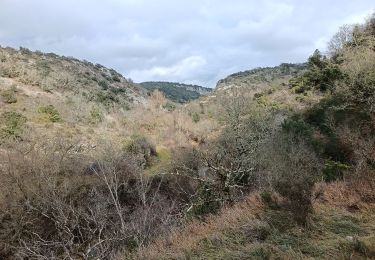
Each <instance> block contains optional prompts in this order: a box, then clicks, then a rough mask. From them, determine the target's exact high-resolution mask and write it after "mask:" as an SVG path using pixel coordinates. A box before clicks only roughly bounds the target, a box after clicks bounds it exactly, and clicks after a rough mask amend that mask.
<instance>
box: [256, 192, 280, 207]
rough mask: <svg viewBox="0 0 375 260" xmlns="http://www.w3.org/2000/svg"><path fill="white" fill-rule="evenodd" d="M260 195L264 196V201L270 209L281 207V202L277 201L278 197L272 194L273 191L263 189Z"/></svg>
mask: <svg viewBox="0 0 375 260" xmlns="http://www.w3.org/2000/svg"><path fill="white" fill-rule="evenodd" d="M260 197H261V198H262V201H263V203H264V204H265V205H266V206H267V207H269V208H270V209H278V208H280V207H279V204H278V203H277V201H276V199H275V198H274V197H273V196H272V193H271V192H268V191H263V192H262V193H261V194H260Z"/></svg>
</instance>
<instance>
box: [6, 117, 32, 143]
mask: <svg viewBox="0 0 375 260" xmlns="http://www.w3.org/2000/svg"><path fill="white" fill-rule="evenodd" d="M26 121H27V119H26V117H25V116H23V115H22V114H20V113H18V112H14V111H11V112H4V113H2V114H1V115H0V141H4V140H6V139H11V140H16V139H20V138H21V136H22V132H23V130H24V126H25V123H26Z"/></svg>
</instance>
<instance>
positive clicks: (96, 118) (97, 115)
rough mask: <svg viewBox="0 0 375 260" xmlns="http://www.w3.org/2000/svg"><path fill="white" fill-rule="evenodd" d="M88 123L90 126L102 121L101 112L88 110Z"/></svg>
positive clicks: (96, 109) (95, 109) (94, 109)
mask: <svg viewBox="0 0 375 260" xmlns="http://www.w3.org/2000/svg"><path fill="white" fill-rule="evenodd" d="M89 121H90V123H92V124H97V123H100V122H102V121H103V114H102V112H101V111H100V110H99V109H98V108H96V107H94V108H93V109H91V110H90V120H89Z"/></svg>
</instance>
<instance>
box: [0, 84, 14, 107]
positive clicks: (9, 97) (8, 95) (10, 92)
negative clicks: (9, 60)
mask: <svg viewBox="0 0 375 260" xmlns="http://www.w3.org/2000/svg"><path fill="white" fill-rule="evenodd" d="M16 92H17V89H16V87H14V86H12V87H11V88H10V89H7V90H4V91H3V92H2V93H1V97H2V99H3V101H4V102H5V103H8V104H12V103H16V102H17V96H16Z"/></svg>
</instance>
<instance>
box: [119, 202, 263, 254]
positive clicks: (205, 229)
mask: <svg viewBox="0 0 375 260" xmlns="http://www.w3.org/2000/svg"><path fill="white" fill-rule="evenodd" d="M263 209H264V205H263V204H262V202H261V198H260V197H259V196H257V195H251V196H248V197H247V198H246V199H244V200H243V201H242V202H239V203H237V204H236V205H234V206H233V207H227V208H223V209H222V210H221V212H220V213H219V215H217V216H216V215H211V216H209V217H207V219H206V220H205V221H204V222H201V221H199V220H193V221H192V222H191V223H189V224H188V225H186V226H185V227H183V228H181V229H175V230H173V231H171V232H170V234H169V235H168V236H167V237H166V238H160V239H157V240H156V241H155V242H154V243H153V244H151V245H150V246H148V247H146V248H144V249H142V250H141V251H139V253H138V254H137V255H136V256H133V257H134V258H137V259H185V257H186V254H187V253H188V252H191V251H194V250H195V249H199V246H200V242H201V241H202V240H204V239H208V238H210V237H212V236H214V235H215V234H217V233H220V232H223V231H228V230H232V229H233V228H237V227H243V226H246V225H248V224H249V223H254V221H255V220H256V219H257V217H258V216H257V215H258V214H259V213H260V212H261V211H262V210H263ZM119 259H121V256H120V257H119Z"/></svg>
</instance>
